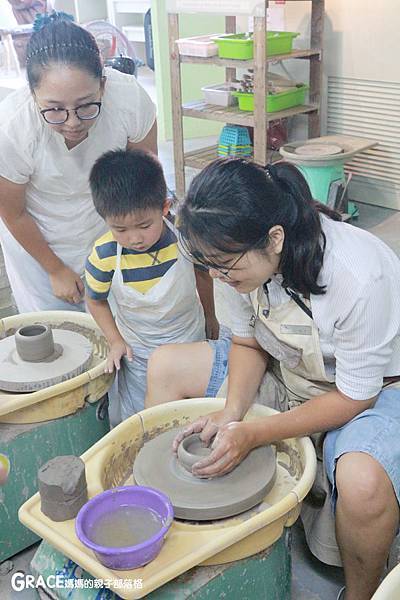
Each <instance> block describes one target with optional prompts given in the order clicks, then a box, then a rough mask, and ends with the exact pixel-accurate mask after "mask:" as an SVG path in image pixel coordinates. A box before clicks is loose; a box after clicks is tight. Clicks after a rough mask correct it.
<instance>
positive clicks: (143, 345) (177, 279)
mask: <svg viewBox="0 0 400 600" xmlns="http://www.w3.org/2000/svg"><path fill="white" fill-rule="evenodd" d="M164 222H165V224H166V226H167V227H169V228H170V229H171V230H172V231H174V232H175V228H174V227H173V225H172V224H171V223H169V221H167V220H166V219H164ZM121 253H122V248H121V246H120V245H119V244H118V247H117V265H116V270H115V273H114V277H113V281H112V293H113V296H114V299H115V303H116V311H115V316H116V322H117V325H118V329H119V331H120V333H121V335H122V337H123V338H124V340H125V341H126V343H127V344H129V345H130V346H131V348H132V350H133V354H134V359H133V361H132V362H131V363H129V362H128V361H127V360H123V368H122V369H121V371H120V372H119V374H118V380H119V392H120V400H121V416H122V418H123V419H126V418H127V417H128V416H130V415H132V414H134V413H136V412H138V411H140V410H143V408H144V398H145V394H146V371H147V360H148V358H149V356H150V354H151V352H152V351H153V350H154V349H155V348H157V347H158V346H161V345H163V344H173V343H184V342H198V341H203V340H204V339H205V321H204V314H203V308H202V306H201V303H200V299H199V297H198V295H197V291H196V279H195V274H194V269H193V265H192V264H191V263H190V262H189V261H188V260H186V259H185V258H184V257H183V256H182V254H181V253H180V252H179V253H178V257H177V260H176V262H175V264H174V265H173V266H172V267H171V268H170V269H169V270H168V271H167V273H165V275H163V276H162V278H161V280H160V281H159V282H158V283H157V284H156V285H154V286H153V287H152V288H151V289H150V290H149V291H148V292H146V293H145V294H142V293H141V292H139V291H137V290H135V289H133V288H131V287H129V286H127V285H125V284H124V282H123V278H122V272H121Z"/></svg>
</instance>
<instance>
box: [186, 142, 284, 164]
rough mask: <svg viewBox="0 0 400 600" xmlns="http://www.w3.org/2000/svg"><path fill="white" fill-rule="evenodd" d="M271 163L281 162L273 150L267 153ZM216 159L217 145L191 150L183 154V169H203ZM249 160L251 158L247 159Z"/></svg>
mask: <svg viewBox="0 0 400 600" xmlns="http://www.w3.org/2000/svg"><path fill="white" fill-rule="evenodd" d="M269 154H270V160H271V162H275V161H277V160H281V159H282V156H281V155H280V154H279V152H275V151H273V150H271V151H269ZM216 158H220V157H218V154H217V145H214V146H207V147H206V148H200V149H198V150H192V151H191V152H186V153H185V158H184V161H185V167H192V168H193V169H204V167H206V166H207V165H208V164H209V163H210V162H212V161H213V160H215V159H216ZM249 160H251V158H249Z"/></svg>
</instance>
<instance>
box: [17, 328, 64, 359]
mask: <svg viewBox="0 0 400 600" xmlns="http://www.w3.org/2000/svg"><path fill="white" fill-rule="evenodd" d="M15 346H16V348H17V352H18V354H19V356H20V357H21V358H22V360H26V361H27V362H40V361H42V360H45V359H46V358H48V357H49V356H51V355H52V354H53V353H54V340H53V332H52V331H51V329H50V327H49V326H48V325H26V326H24V327H20V328H19V329H18V330H17V331H16V333H15Z"/></svg>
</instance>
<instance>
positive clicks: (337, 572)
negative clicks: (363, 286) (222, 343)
mask: <svg viewBox="0 0 400 600" xmlns="http://www.w3.org/2000/svg"><path fill="white" fill-rule="evenodd" d="M211 143H213V139H203V140H190V141H188V142H187V148H188V149H194V148H196V147H198V146H205V145H208V144H211ZM159 150H160V158H161V161H162V163H163V166H164V169H165V173H166V178H167V183H168V185H169V187H170V188H171V189H173V188H174V187H175V185H174V169H173V158H172V144H171V143H170V142H167V143H163V144H160V149H159ZM191 174H193V173H191ZM191 174H189V176H190V175H191ZM358 207H359V211H360V216H359V218H358V219H356V220H354V221H353V224H354V225H356V226H358V227H362V228H364V229H367V230H369V231H371V232H372V233H374V234H375V235H377V236H378V237H380V238H381V239H383V240H384V241H385V242H386V243H387V244H388V245H389V246H390V247H391V248H392V249H393V250H394V251H395V252H396V253H397V254H398V255H399V256H400V234H399V232H400V212H396V211H393V210H389V209H385V208H380V207H377V206H371V205H367V204H358ZM218 296H219V295H218V294H217V303H218ZM217 308H218V312H219V314H220V315H222V318H223V314H224V307H222V306H218V307H217ZM293 533H294V535H293V549H292V562H293V585H292V598H293V600H335V599H336V597H337V593H338V591H339V589H340V588H341V586H342V585H343V572H342V569H339V568H336V567H328V566H326V565H324V564H322V563H321V562H319V561H318V560H317V559H316V558H315V557H314V556H313V555H312V554H311V553H310V551H309V550H308V547H307V545H306V542H305V538H304V533H303V530H302V526H301V523H300V522H299V521H298V522H297V523H296V525H295V526H294V527H293ZM35 550H36V546H33V547H31V548H28V549H27V550H25V551H23V552H21V553H20V554H18V555H17V556H15V557H13V558H12V559H11V561H12V563H13V568H12V570H11V571H10V572H9V573H4V574H2V569H1V567H2V566H4V564H3V565H0V598H1V600H37V598H38V594H37V592H36V591H33V590H27V591H25V592H13V591H12V590H11V584H10V581H11V575H12V573H14V572H16V571H24V572H25V573H28V572H29V563H30V561H31V559H32V556H33V554H34V552H35ZM396 554H397V555H398V554H399V552H398V550H397V549H396ZM254 600H261V599H258V598H257V599H254Z"/></svg>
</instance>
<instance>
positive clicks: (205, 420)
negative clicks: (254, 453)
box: [172, 408, 238, 452]
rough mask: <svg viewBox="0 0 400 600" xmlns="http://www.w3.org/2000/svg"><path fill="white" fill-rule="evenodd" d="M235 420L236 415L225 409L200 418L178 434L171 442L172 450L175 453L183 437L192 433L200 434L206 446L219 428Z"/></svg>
mask: <svg viewBox="0 0 400 600" xmlns="http://www.w3.org/2000/svg"><path fill="white" fill-rule="evenodd" d="M237 418H238V417H237V415H234V414H233V413H232V412H230V411H229V410H228V409H226V408H224V409H223V410H218V411H217V412H213V413H210V414H209V415H205V416H204V417H200V418H199V419H196V421H194V422H193V423H191V424H190V425H188V426H187V427H185V428H184V429H182V431H180V432H179V433H178V435H177V436H176V438H175V439H174V441H173V442H172V449H173V451H174V452H176V451H177V450H178V446H179V444H180V443H181V441H182V440H183V439H185V437H188V435H192V433H200V438H201V440H202V441H203V442H204V443H205V444H206V445H208V444H209V443H210V440H211V439H212V438H213V437H214V436H215V435H216V433H217V432H218V430H219V428H220V427H222V426H223V425H226V424H227V423H231V422H232V421H236V419H237Z"/></svg>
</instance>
